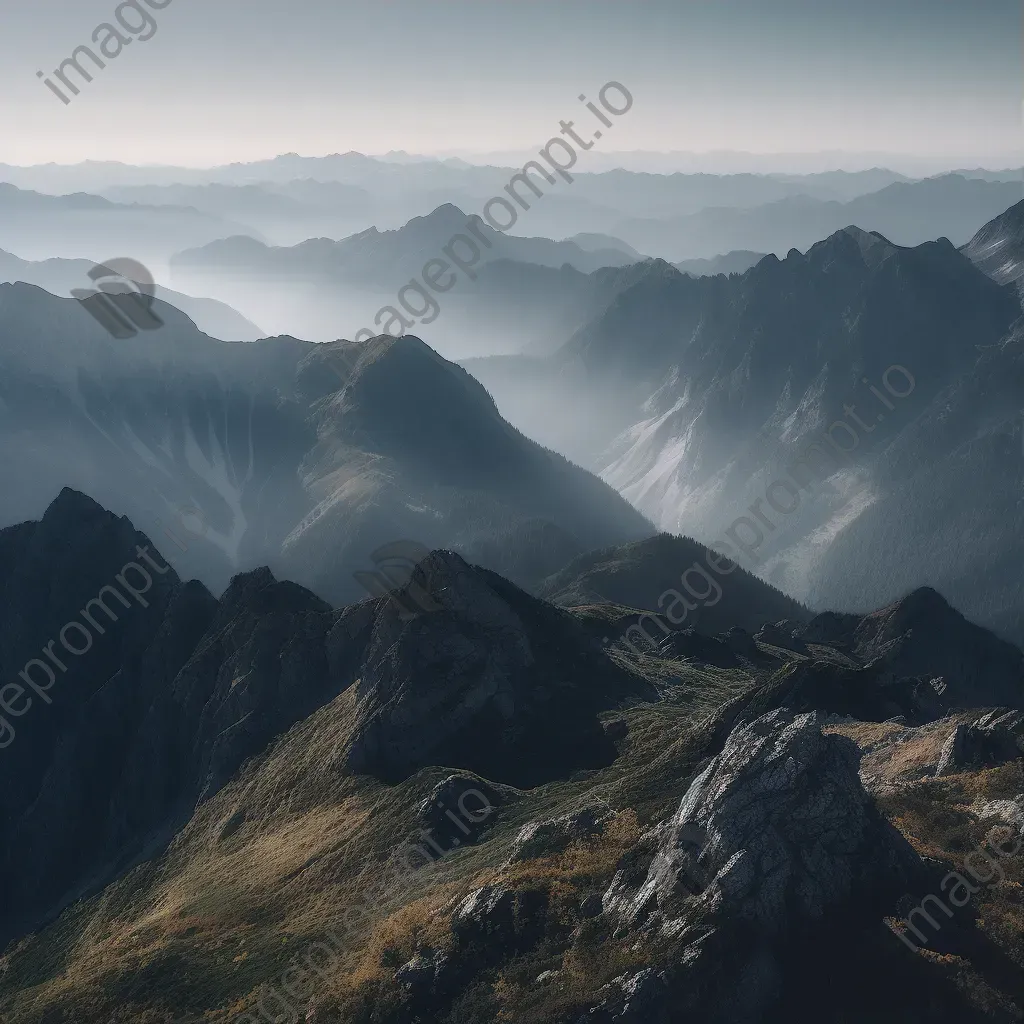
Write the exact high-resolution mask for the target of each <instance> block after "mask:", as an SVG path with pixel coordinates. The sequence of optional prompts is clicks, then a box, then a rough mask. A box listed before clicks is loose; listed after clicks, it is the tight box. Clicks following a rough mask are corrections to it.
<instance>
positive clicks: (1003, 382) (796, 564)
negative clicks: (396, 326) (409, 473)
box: [466, 218, 1024, 641]
mask: <svg viewBox="0 0 1024 1024" xmlns="http://www.w3.org/2000/svg"><path fill="white" fill-rule="evenodd" d="M1001 223H1004V224H1005V223H1006V221H1005V218H1004V219H1003V221H1002V222H1001ZM996 230H997V228H996V227H989V228H987V229H983V233H982V237H987V235H986V232H987V233H989V234H991V233H993V232H995V231H996ZM972 245H973V243H972ZM975 252H976V247H975V248H972V247H971V246H968V247H967V248H966V249H965V250H964V253H961V252H958V251H957V250H956V248H955V247H954V246H953V245H952V244H951V243H950V242H949V241H948V240H946V239H940V240H939V241H936V242H927V243H924V244H922V245H919V246H916V247H906V246H899V245H896V244H894V243H892V242H891V241H889V240H888V239H887V238H885V237H884V236H882V235H881V234H879V233H877V232H874V233H872V232H866V231H863V230H861V229H859V228H855V227H848V228H845V229H843V230H841V231H839V232H837V233H835V234H834V235H832V236H830V237H829V238H828V239H826V240H824V241H822V242H819V243H817V244H815V245H813V246H811V247H810V248H809V249H808V250H807V252H806V253H800V252H798V251H797V250H793V251H791V252H790V253H789V254H788V255H787V257H786V258H785V259H784V260H779V259H777V258H776V257H775V256H773V255H772V256H768V257H767V258H765V259H763V260H761V261H760V262H759V263H757V265H756V266H754V267H752V268H751V269H750V270H748V271H746V272H745V273H743V274H741V275H738V276H736V275H734V276H732V277H725V276H716V277H704V278H693V277H690V276H688V275H684V274H681V273H679V272H678V271H677V270H676V269H674V268H672V267H670V266H669V265H667V264H664V263H657V262H653V263H648V264H645V265H642V266H643V267H644V268H645V273H643V274H641V275H638V277H637V278H636V279H635V280H634V281H633V282H632V283H631V285H630V286H629V287H627V288H625V289H624V290H622V291H621V292H619V293H618V294H617V295H616V296H615V298H614V301H613V302H612V303H611V304H609V305H602V306H601V307H600V308H599V309H597V310H596V311H595V313H594V315H593V317H592V318H591V319H589V320H588V321H587V322H586V323H585V324H584V325H583V326H582V327H580V328H579V329H578V330H577V331H576V332H575V333H574V334H573V335H572V336H571V337H570V338H569V340H568V341H566V343H565V344H564V345H563V346H561V347H560V348H558V349H557V350H556V351H555V352H554V354H553V355H549V356H543V355H540V354H538V355H536V356H533V357H531V358H522V357H520V358H517V357H507V358H502V359H481V360H468V361H466V365H467V367H469V368H470V369H471V372H473V373H474V375H476V376H477V377H478V378H479V379H480V380H481V381H483V383H484V384H485V386H487V387H488V388H489V389H490V390H491V391H492V393H493V394H494V395H495V397H496V400H497V402H498V405H499V407H500V408H501V409H502V410H503V411H504V412H505V414H506V415H508V416H509V418H510V419H511V420H512V421H513V422H515V423H518V424H520V425H521V426H522V427H523V429H525V430H527V432H528V433H530V434H531V436H533V437H535V438H537V439H538V440H540V441H541V442H542V443H544V444H548V445H551V446H553V447H556V448H557V449H558V450H561V451H565V452H567V453H568V454H569V455H570V457H572V458H574V459H576V460H577V461H579V462H580V463H581V464H583V465H586V466H588V467H589V468H591V469H593V470H594V471H596V472H599V473H600V475H601V476H602V478H603V479H605V480H607V481H608V482H609V483H612V484H613V485H614V486H615V487H616V489H617V490H619V491H620V492H621V493H622V494H624V495H625V496H626V497H627V498H629V499H630V501H632V502H633V503H634V504H635V505H636V506H637V507H638V508H640V509H641V511H643V512H645V514H647V515H648V516H649V517H650V518H651V519H652V520H653V521H654V522H655V523H656V524H658V525H659V526H661V527H662V528H663V529H667V530H670V531H672V532H684V533H687V534H690V535H694V536H696V537H697V538H698V539H699V540H701V541H703V542H706V543H710V542H712V541H714V540H716V539H722V538H729V537H730V535H731V537H732V544H733V547H732V549H731V550H732V553H733V554H734V555H735V554H736V553H737V551H738V550H741V551H742V552H743V556H744V557H743V558H742V559H741V564H743V565H745V566H746V567H747V568H750V569H753V570H754V571H756V572H757V573H758V574H759V575H761V576H762V577H763V578H765V579H768V580H770V581H771V582H772V583H774V584H775V585H776V586H778V587H780V588H781V589H782V590H784V591H785V592H786V593H788V594H790V595H792V596H795V597H797V598H798V599H800V600H804V601H808V602H810V603H811V604H812V606H815V607H822V606H831V607H839V608H842V609H843V610H850V611H856V610H863V609H865V608H870V607H873V606H877V605H880V604H883V603H885V602H887V601H889V600H892V599H894V598H895V597H897V596H898V595H899V593H901V592H905V590H906V589H907V588H908V587H910V586H919V585H923V584H930V585H933V586H935V587H937V588H939V589H941V590H942V592H943V593H945V594H946V595H947V596H949V597H950V599H952V600H953V601H954V603H956V604H957V606H958V607H960V608H962V609H963V610H964V611H965V612H967V613H968V614H970V615H971V616H972V617H975V618H977V619H979V620H980V621H982V622H984V623H986V624H988V625H990V626H992V627H993V628H997V629H999V630H1000V631H1001V632H1003V633H1004V634H1005V635H1007V636H1010V637H1012V638H1014V639H1016V640H1018V641H1019V640H1021V639H1022V638H1024V634H1021V632H1020V628H1019V623H1020V614H1021V611H1022V609H1024V596H1022V595H1021V593H1020V591H1019V588H1018V587H1017V586H1016V584H1015V582H1014V580H1013V578H1012V577H1013V573H1012V570H1011V568H1010V567H1011V566H1012V565H1014V564H1016V562H1015V559H1014V558H1012V557H1011V558H1009V559H1007V558H1006V557H1005V553H1006V552H1007V551H1013V552H1016V551H1017V543H1018V542H1017V537H1018V536H1019V534H1020V512H1019V508H1020V506H1019V502H1018V498H1017V495H1018V494H1019V492H1020V486H1021V484H1022V483H1024V480H1022V468H1024V467H1022V460H1021V458H1020V445H1019V433H1020V429H1019V416H1020V414H1019V406H1020V402H1019V395H1020V393H1021V392H1020V383H1021V382H1020V379H1019V355H1018V353H1019V349H1020V345H1021V340H1020V339H1021V335H1020V333H1019V330H1018V329H1017V327H1015V324H1016V322H1017V320H1018V319H1019V318H1020V314H1021V307H1020V302H1019V299H1018V297H1017V295H1016V292H1015V290H1014V289H1013V288H1012V287H1007V286H1004V285H1002V284H1000V283H999V281H998V280H996V281H993V280H992V279H990V278H989V277H988V276H987V275H986V274H985V273H984V272H983V269H979V268H977V267H975V266H974V264H972V262H971V260H970V259H969V258H968V257H969V256H971V255H972V254H974V253H975ZM982 266H983V267H984V266H985V264H982ZM893 367H900V368H901V369H892V368H893ZM883 381H886V382H889V383H891V385H892V391H893V392H894V393H899V394H900V395H901V396H902V397H899V398H897V397H895V394H892V393H889V392H888V391H887V390H886V387H887V385H883ZM879 396H881V397H879ZM855 417H859V418H855ZM844 424H845V425H844ZM830 432H831V433H830ZM814 445H817V447H816V448H815V447H812V446H814ZM808 460H809V461H808ZM794 470H795V472H794ZM770 488H771V493H770V495H769V489H770ZM766 495H767V496H768V497H770V499H771V501H772V502H773V503H774V504H773V506H772V508H773V509H774V511H770V512H769V513H768V514H767V516H766V515H765V512H764V510H765V508H766V507H767V506H766V504H765V503H766V500H767V498H766ZM752 509H753V511H751V510H752ZM938 509H942V510H943V511H942V514H941V515H939V514H937V510H938ZM933 510H936V511H933ZM740 520H744V521H743V522H740ZM730 531H731V534H730ZM923 537H926V538H928V540H927V542H924V543H923V542H922V538H923ZM737 540H739V541H740V542H741V543H742V544H743V545H744V546H743V547H742V548H740V549H737V548H736V546H735V545H736V542H737ZM869 559H870V561H868V560H869ZM868 564H870V566H871V571H870V572H868V571H866V566H867V565H868Z"/></svg>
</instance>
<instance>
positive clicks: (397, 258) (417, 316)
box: [171, 186, 634, 354]
mask: <svg viewBox="0 0 1024 1024" xmlns="http://www.w3.org/2000/svg"><path fill="white" fill-rule="evenodd" d="M520 187H521V189H522V190H523V191H525V192H526V193H527V194H529V190H528V189H525V188H524V187H523V186H520ZM627 249H628V247H627ZM631 253H632V250H629V252H622V251H619V250H617V249H591V248H583V247H581V246H580V245H578V244H577V243H575V242H573V241H571V240H569V241H564V242H555V241H551V240H550V239H547V238H526V237H520V236H517V235H509V234H505V233H504V232H501V231H496V230H494V229H493V228H491V227H489V226H488V225H487V224H486V223H484V221H483V220H482V219H481V218H480V217H479V216H478V215H476V214H473V215H472V216H469V215H467V214H465V213H463V212H462V210H460V209H459V208H458V207H456V206H454V205H452V204H450V203H446V204H445V205H443V206H439V207H438V208H437V209H435V210H434V211H433V212H432V213H430V214H428V215H427V216H423V217H414V218H413V219H412V220H410V221H409V222H408V223H407V224H405V225H404V226H403V227H401V228H398V229H396V230H393V231H378V230H377V229H376V228H372V227H371V228H367V229H366V230H365V231H361V232H359V233H358V234H355V235H352V236H351V237H349V238H343V239H341V240H340V241H334V240H331V239H328V238H315V239H310V240H308V241H304V242H302V243H301V244H299V245H295V246H292V247H278V248H273V247H268V246H266V245H263V244H261V243H259V242H256V241H254V240H253V239H251V238H230V239H226V240H224V241H219V242H215V243H213V244H211V245H208V246H204V247H203V248H201V249H193V250H188V251H185V252H181V253H179V254H178V255H177V256H175V258H174V260H173V261H172V267H171V269H172V273H173V278H174V281H175V283H176V284H178V285H179V286H181V287H183V288H185V289H186V290H190V289H191V290H195V289H196V288H197V287H198V286H200V285H201V287H202V288H203V290H204V292H205V293H213V294H215V295H217V296H218V297H220V298H224V299H225V300H226V301H228V302H230V303H231V304H232V305H234V306H235V307H236V308H238V309H241V310H242V311H243V312H245V313H246V314H247V315H249V316H254V317H255V318H256V319H257V322H259V323H265V324H267V325H268V326H270V327H272V328H274V329H285V327H286V328H287V330H289V331H291V332H297V333H299V334H302V335H303V336H304V337H310V338H313V339H315V340H328V339H330V338H334V337H337V335H338V333H339V330H340V331H343V332H344V333H345V334H346V335H347V336H349V337H353V336H355V335H356V334H357V332H358V331H360V330H362V329H363V328H366V329H368V330H370V331H372V332H373V333H397V328H395V327H390V326H389V324H390V323H391V321H392V319H395V320H398V319H400V320H402V321H404V324H403V327H404V329H405V330H406V331H410V332H411V331H413V330H414V328H415V327H416V325H417V324H420V323H421V324H422V326H423V327H424V328H427V327H430V325H432V324H433V323H434V322H435V321H438V324H437V327H434V328H432V334H434V333H436V334H437V337H438V344H440V345H441V346H442V348H443V349H444V351H445V354H450V353H451V351H452V349H453V347H454V343H455V340H456V339H458V340H459V342H460V345H461V346H463V347H468V346H470V345H472V347H471V348H470V352H471V353H477V352H479V349H480V347H481V346H486V348H485V351H488V350H493V348H494V344H493V342H489V341H488V340H487V333H488V331H492V332H495V333H496V334H498V335H500V336H501V337H502V339H503V342H505V343H506V344H511V348H507V349H505V350H506V351H518V350H519V349H520V348H521V347H522V345H523V343H524V340H522V339H521V340H520V341H519V343H518V344H516V343H515V342H514V341H512V340H511V336H512V334H514V330H513V324H512V323H511V322H506V321H508V320H509V318H510V317H511V316H512V315H513V313H514V312H515V307H514V306H510V305H507V304H506V305H502V304H498V305H496V306H495V307H494V308H489V307H488V306H487V305H486V304H484V305H481V302H480V299H479V298H475V297H474V296H473V295H472V292H473V290H474V284H475V282H476V280H477V277H478V275H480V274H481V273H482V270H483V268H484V267H486V266H487V265H488V264H490V263H492V262H494V261H496V260H502V261H513V262H515V263H526V264H532V265H537V266H541V267H548V268H551V269H553V270H557V269H558V268H560V267H563V266H565V265H568V266H570V267H573V268H575V269H577V270H580V271H582V272H584V273H589V272H590V271H593V270H597V269H599V268H601V267H609V266H625V265H628V264H630V263H632V262H634V258H633V256H632V255H631ZM431 260H434V261H436V262H435V263H434V265H433V268H432V269H425V267H426V265H427V264H428V261H431ZM425 281H426V283H424V282H425ZM268 285H272V286H273V287H272V289H270V290H268ZM407 285H408V286H409V287H408V288H407V289H406V290H405V291H401V290H402V289H403V288H405V287H406V286H407ZM400 292H401V293H400ZM467 293H469V294H467ZM467 303H468V305H467ZM386 306H387V307H391V309H393V310H394V312H393V313H391V312H383V313H381V310H382V309H383V308H384V307H386ZM481 309H487V310H488V313H487V319H488V322H489V323H488V325H486V326H484V327H482V326H481V323H480V321H479V319H478V317H479V312H478V311H479V310H481ZM416 310H418V311H419V312H416ZM442 310H443V311H444V312H443V316H441V311H442ZM378 313H380V314H381V315H380V316H379V317H378ZM439 317H440V319H439ZM421 318H422V319H421ZM275 325H276V326H275ZM481 335H483V337H481ZM474 338H475V342H474V341H473V339H474ZM359 340H362V339H359ZM525 340H529V339H528V338H527V339H525ZM462 354H464V353H462Z"/></svg>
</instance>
